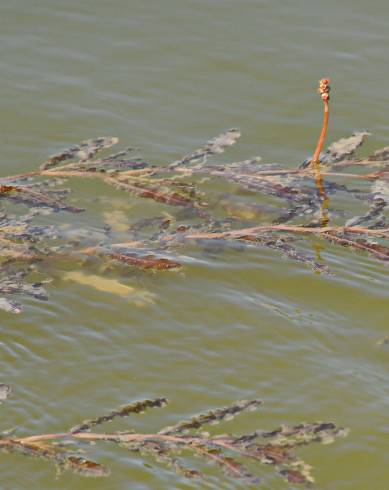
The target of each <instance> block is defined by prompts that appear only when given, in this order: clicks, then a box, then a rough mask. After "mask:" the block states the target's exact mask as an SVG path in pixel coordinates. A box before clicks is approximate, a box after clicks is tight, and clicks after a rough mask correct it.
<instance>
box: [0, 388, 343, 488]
mask: <svg viewBox="0 0 389 490" xmlns="http://www.w3.org/2000/svg"><path fill="white" fill-rule="evenodd" d="M2 386H3V387H4V390H5V387H6V385H2ZM0 388H1V387H0ZM4 390H3V392H4V397H3V398H6V397H7V396H8V393H9V389H8V387H7V390H8V391H7V392H5V391H4ZM166 404H167V400H166V399H165V398H154V399H148V400H141V401H136V402H133V403H130V404H128V405H125V406H122V407H120V408H119V409H117V410H114V411H111V412H109V413H107V414H103V415H100V416H98V417H95V418H93V419H89V420H85V421H83V422H81V423H80V424H78V425H77V426H75V427H73V428H71V429H69V430H68V431H65V432H61V433H53V434H39V435H33V436H18V435H16V433H15V431H4V432H3V433H2V434H1V435H0V449H1V450H3V451H5V452H9V453H18V454H22V455H25V456H33V457H38V458H42V459H44V460H47V461H50V462H52V463H54V464H55V465H56V467H57V468H58V470H59V471H62V470H70V471H73V472H75V473H77V474H80V475H83V476H95V477H100V476H108V475H109V474H110V470H109V468H107V467H105V466H103V465H101V464H100V463H97V462H94V461H92V460H90V459H89V458H88V457H87V455H86V453H87V449H88V444H90V443H93V444H95V443H97V442H102V441H105V442H110V443H112V444H114V445H118V446H120V447H122V448H123V450H124V451H128V452H129V453H135V455H137V457H139V456H141V457H143V458H144V459H146V460H153V459H154V460H155V461H156V462H159V463H161V464H163V465H166V466H167V467H169V468H171V469H172V470H174V471H176V472H177V473H179V474H180V475H183V476H185V477H188V478H199V479H200V478H204V477H206V474H205V472H206V469H205V467H204V465H203V464H202V463H201V461H199V459H200V460H203V461H204V462H209V463H213V464H215V465H216V466H217V467H218V468H220V469H221V470H223V471H224V472H225V473H226V474H227V475H228V476H229V477H230V478H236V479H239V480H243V481H244V482H245V485H249V484H250V485H258V484H259V483H260V478H259V477H258V476H257V472H258V471H257V465H258V464H259V463H260V464H265V465H270V466H271V467H273V468H274V469H275V470H276V471H277V472H278V473H279V474H280V475H282V477H283V478H284V479H286V480H287V481H289V482H291V483H294V484H301V485H306V484H309V483H312V482H313V481H314V479H313V476H312V473H311V467H310V466H309V465H307V464H306V463H305V462H304V461H302V460H301V459H300V458H298V456H297V455H296V451H297V450H298V449H299V448H300V447H302V446H307V445H310V444H312V443H324V444H327V443H330V442H333V441H334V440H335V439H336V438H338V437H342V436H345V435H346V433H347V430H345V429H343V428H339V427H337V426H336V425H335V424H334V423H332V422H315V423H303V424H298V425H295V426H288V425H283V426H281V427H279V428H277V429H275V430H272V431H263V430H255V431H253V432H250V433H249V434H243V435H242V434H241V435H235V434H234V435H232V434H226V433H224V432H223V433H221V434H220V433H217V432H216V431H215V430H214V429H213V427H212V426H214V425H216V424H219V423H223V422H227V421H229V420H231V419H233V418H234V417H235V416H236V415H239V414H242V413H243V412H247V411H252V410H256V409H258V408H259V407H260V406H261V404H262V402H261V401H260V400H244V401H239V402H236V403H234V404H232V405H230V406H227V407H224V408H220V409H216V410H210V411H207V412H204V413H201V414H199V415H196V416H193V417H192V418H190V419H189V420H184V421H181V422H178V423H177V424H175V425H173V426H169V427H163V428H162V429H161V430H159V431H158V432H155V433H154V432H153V433H150V432H148V431H146V432H144V433H139V432H135V431H134V430H128V429H127V430H124V431H120V432H119V431H117V432H92V429H94V428H95V427H97V426H100V425H102V424H104V423H107V422H110V421H112V420H113V419H115V418H120V417H127V416H130V415H134V414H141V413H144V412H145V411H146V410H147V409H150V408H161V407H164V406H165V405H166ZM208 431H209V432H208ZM193 456H196V457H197V458H196V460H193V459H192V458H193ZM190 463H192V467H191V466H189V465H190Z"/></svg>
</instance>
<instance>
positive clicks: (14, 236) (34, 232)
mask: <svg viewBox="0 0 389 490" xmlns="http://www.w3.org/2000/svg"><path fill="white" fill-rule="evenodd" d="M319 92H320V94H321V96H322V98H323V102H324V109H325V111H324V121H323V129H322V132H321V135H320V138H319V141H318V145H317V148H316V150H315V153H314V155H313V157H312V158H311V159H308V160H306V162H305V163H303V164H302V165H300V166H297V167H295V168H288V167H285V166H281V165H276V164H265V163H262V161H261V159H260V158H259V157H255V158H250V159H248V160H244V161H239V162H232V163H220V162H219V163H209V160H210V159H211V158H212V157H215V156H218V155H220V154H222V153H223V152H224V151H225V150H226V149H227V148H229V147H230V146H232V145H234V144H235V143H236V142H237V141H238V140H239V138H240V136H241V133H240V131H239V130H238V129H236V128H233V129H230V130H228V131H225V132H224V133H222V134H220V135H219V136H217V137H216V138H213V139H211V140H209V141H208V142H207V143H206V144H205V145H204V146H202V147H200V148H199V149H197V150H195V151H192V152H190V153H188V154H187V155H185V156H184V157H183V158H181V159H179V160H177V161H175V162H173V163H170V164H158V165H157V164H151V163H147V162H145V161H143V160H142V159H141V158H139V157H135V156H134V151H133V150H132V149H131V148H129V149H126V150H123V151H120V152H118V153H113V154H111V155H107V156H105V157H101V158H97V154H98V153H99V152H102V151H104V150H106V149H108V148H110V147H112V146H113V145H115V144H117V143H118V139H117V138H114V137H101V138H97V139H94V140H86V141H83V142H82V143H80V144H79V145H75V146H72V147H70V148H68V149H66V150H64V151H61V152H59V153H57V154H55V155H53V156H51V157H50V158H49V159H48V160H47V161H46V162H44V163H43V164H42V165H40V167H39V169H37V170H35V171H31V172H26V173H22V174H18V175H13V176H8V177H1V178H0V199H1V201H2V202H3V203H4V206H3V207H2V209H1V213H0V255H1V257H2V259H3V261H2V263H1V265H0V295H1V297H0V308H2V309H4V310H6V311H9V312H14V313H18V312H20V311H21V305H20V304H19V302H17V301H15V299H14V298H15V296H17V295H28V296H32V297H35V298H37V299H40V300H45V299H47V293H46V291H45V283H46V282H48V281H50V278H49V277H47V269H48V268H47V267H44V265H45V264H47V263H51V264H53V263H55V262H54V261H57V260H58V259H64V260H70V261H71V260H74V261H77V269H78V270H77V271H76V272H77V273H76V272H75V273H73V274H72V273H70V275H68V276H67V279H68V280H73V281H76V282H77V281H78V282H80V283H81V284H87V283H89V284H93V281H88V278H87V277H86V275H88V274H85V273H84V272H83V271H82V270H79V269H87V268H88V263H89V262H88V260H87V259H88V258H91V257H93V258H94V259H96V260H98V261H100V263H101V264H120V266H121V267H122V268H124V267H136V268H139V269H143V270H152V271H164V270H173V271H174V270H178V269H180V268H182V267H183V266H184V265H185V260H186V259H185V258H183V257H182V256H181V255H179V254H178V250H180V249H183V248H184V247H185V246H186V245H187V244H188V243H193V242H195V243H197V244H198V245H199V246H203V245H205V244H206V243H208V242H210V241H214V242H216V243H217V244H218V247H219V248H221V247H229V246H236V245H237V244H239V246H240V247H242V248H244V247H266V248H270V249H273V250H276V251H278V252H279V253H281V254H282V255H283V256H285V257H287V258H289V259H292V260H296V261H299V262H302V263H305V264H307V265H309V266H310V267H311V268H312V269H313V270H314V271H315V272H316V273H328V272H329V270H328V267H327V265H326V264H325V263H323V261H322V259H321V258H320V257H319V256H316V255H317V254H315V252H309V251H307V246H308V247H309V248H310V247H311V242H308V241H307V240H304V238H305V237H307V236H311V237H314V238H315V240H317V241H319V240H321V241H323V240H325V241H327V242H328V243H330V244H333V245H339V246H342V247H346V248H348V249H352V250H355V251H362V252H364V253H367V254H369V255H371V256H372V257H374V258H375V259H377V260H379V261H382V262H385V263H387V262H388V260H389V245H388V240H389V227H388V223H387V209H388V202H389V148H388V147H385V148H382V149H380V150H377V151H376V152H375V153H374V154H373V155H370V156H367V157H364V158H360V157H358V156H357V155H356V151H357V149H358V148H359V147H360V146H361V145H362V144H363V142H364V140H365V139H366V138H367V137H368V136H369V133H367V132H356V133H354V134H353V135H352V136H351V137H348V138H342V139H341V140H339V141H337V142H335V143H333V144H331V145H330V146H329V147H328V149H327V150H326V151H325V152H324V153H323V152H322V147H323V144H324V140H325V137H326V131H327V126H328V98H329V81H328V79H323V80H321V82H320V89H319ZM69 160H70V161H69ZM345 169H352V171H350V170H349V171H347V172H346V171H345ZM78 178H81V179H94V180H97V181H101V182H102V183H103V184H106V185H109V186H113V187H114V188H115V189H117V190H118V192H120V193H122V194H123V193H127V194H128V195H131V196H134V197H135V198H139V199H140V198H141V199H148V200H151V201H154V202H156V203H158V204H159V205H160V207H161V212H160V214H158V215H157V216H153V217H150V218H142V219H140V220H139V219H137V218H136V217H135V216H134V217H133V221H130V216H127V215H126V214H125V213H123V212H120V211H119V212H118V211H115V210H113V209H112V211H111V212H110V211H105V212H104V216H105V217H106V218H107V217H108V223H105V224H102V226H101V228H100V230H97V229H96V227H94V229H93V231H92V230H90V231H88V230H83V234H81V235H82V236H81V238H80V233H78V235H77V230H73V231H74V233H76V235H77V237H76V239H75V238H74V233H73V234H72V233H71V230H69V224H67V228H66V227H64V226H63V225H60V224H58V223H57V220H52V222H51V223H50V224H48V218H47V217H46V216H47V215H49V214H51V213H57V212H61V213H71V214H75V213H76V214H77V213H81V212H82V211H83V209H81V208H79V207H76V206H73V205H71V204H69V202H68V196H69V193H70V190H69V189H66V188H63V184H64V182H65V181H66V180H68V181H69V182H70V183H72V182H73V181H74V180H75V179H78ZM218 179H222V180H224V181H226V182H228V183H230V184H232V185H233V186H234V189H235V191H234V192H230V193H229V194H226V193H223V194H222V195H220V194H217V193H216V192H214V191H212V185H210V184H212V182H214V181H216V180H218ZM350 182H354V185H353V186H352V187H350ZM205 188H206V189H207V191H206V192H204V189H205ZM242 191H243V192H242ZM335 194H342V195H343V196H347V197H348V198H349V200H350V201H351V200H354V202H357V203H359V205H360V206H364V207H365V210H364V211H363V212H362V213H361V214H357V215H354V214H353V213H352V211H350V210H343V209H337V207H336V206H335V204H333V203H332V202H331V199H332V196H333V195H335ZM123 195H124V194H123ZM262 195H267V196H270V197H271V198H272V199H273V200H274V206H265V205H263V204H261V196H262ZM93 197H94V198H95V199H102V198H103V196H101V195H100V196H93ZM168 206H169V207H170V208H171V209H172V212H171V214H167V213H166V212H165V210H166V209H167V207H168ZM26 207H27V209H28V211H27V212H25V213H24V212H23V211H22V210H23V208H26ZM174 209H175V210H176V211H173V210H174ZM115 220H116V224H115ZM127 220H128V221H127ZM42 274H43V277H42ZM97 276H98V274H90V275H89V279H90V278H91V277H94V278H96V277H97ZM38 279H39V280H38ZM98 288H99V289H104V288H107V290H110V289H112V288H113V289H115V290H116V291H119V290H120V291H122V292H124V291H125V289H123V287H122V288H121V287H120V284H116V285H114V284H113V283H112V281H111V283H108V282H107V281H99V286H98ZM136 301H137V300H136ZM150 301H152V298H151V297H149V298H148V299H147V300H146V303H150ZM138 303H139V304H142V301H139V302H138Z"/></svg>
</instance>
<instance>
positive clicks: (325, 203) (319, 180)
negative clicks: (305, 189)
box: [313, 162, 330, 226]
mask: <svg viewBox="0 0 389 490" xmlns="http://www.w3.org/2000/svg"><path fill="white" fill-rule="evenodd" d="M313 165H314V168H315V173H316V175H315V182H316V187H317V189H318V191H319V196H320V214H321V216H320V226H327V225H328V223H329V221H330V219H329V214H328V208H329V205H330V200H329V197H328V195H327V193H326V189H325V187H324V180H323V176H322V175H321V173H320V164H319V162H315V163H314V164H313Z"/></svg>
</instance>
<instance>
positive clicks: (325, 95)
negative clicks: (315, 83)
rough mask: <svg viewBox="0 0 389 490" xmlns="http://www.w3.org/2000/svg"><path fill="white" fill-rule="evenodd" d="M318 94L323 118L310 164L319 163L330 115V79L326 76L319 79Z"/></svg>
mask: <svg viewBox="0 0 389 490" xmlns="http://www.w3.org/2000/svg"><path fill="white" fill-rule="evenodd" d="M318 92H319V94H320V95H321V98H322V100H323V102H324V118H323V126H322V128H321V133H320V137H319V141H318V142H317V145H316V150H315V153H314V154H313V157H312V161H311V163H310V166H314V165H317V164H319V163H320V153H321V151H322V149H323V146H324V142H325V139H326V135H327V129H328V120H329V117H330V107H329V103H328V101H329V100H330V80H329V79H328V78H323V79H322V80H320V81H319V90H318Z"/></svg>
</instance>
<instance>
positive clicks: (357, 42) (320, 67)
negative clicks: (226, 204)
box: [0, 0, 389, 490]
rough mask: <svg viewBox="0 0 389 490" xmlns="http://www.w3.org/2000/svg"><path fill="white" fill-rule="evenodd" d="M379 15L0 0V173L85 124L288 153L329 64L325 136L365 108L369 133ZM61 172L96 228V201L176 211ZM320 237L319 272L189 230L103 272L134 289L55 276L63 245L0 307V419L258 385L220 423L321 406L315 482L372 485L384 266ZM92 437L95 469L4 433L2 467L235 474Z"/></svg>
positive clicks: (226, 397) (237, 5)
mask: <svg viewBox="0 0 389 490" xmlns="http://www.w3.org/2000/svg"><path fill="white" fill-rule="evenodd" d="M388 15H389V4H388V3H387V2H384V1H383V0H381V1H376V2H370V3H366V2H362V1H360V0H352V1H351V0H346V1H343V2H335V1H331V0H330V1H327V2H312V1H309V0H297V1H295V2H279V1H261V0H257V1H255V0H240V1H239V2H232V1H229V0H181V1H179V0H159V1H157V0H149V1H141V0H129V1H126V0H111V1H110V2H104V1H102V0H93V1H92V0H84V1H82V2H79V1H77V2H76V1H74V0H68V1H67V2H58V1H49V0H36V1H34V2H31V1H28V0H13V1H12V2H2V3H1V4H0V19H1V31H0V67H1V77H0V94H1V95H0V114H1V116H0V133H1V173H2V175H8V174H10V173H16V172H23V171H28V170H31V169H34V168H36V166H37V164H38V163H39V162H41V161H43V160H44V159H45V158H46V157H47V155H48V154H50V153H52V152H54V151H57V150H59V149H62V148H64V147H66V146H68V145H70V144H72V143H76V142H78V141H80V140H83V139H86V138H91V137H96V136H100V135H115V136H118V137H119V138H120V139H121V141H122V142H123V144H124V145H132V146H136V147H140V148H141V153H142V156H143V158H144V159H145V160H147V161H154V162H170V161H173V160H176V159H177V158H180V157H181V156H182V155H184V154H186V153H187V152H188V151H191V150H192V149H194V148H197V147H198V146H199V145H201V144H202V143H203V142H204V141H205V140H207V139H208V138H209V137H211V136H214V135H216V134H218V133H219V132H220V131H221V130H224V129H226V128H228V127H233V126H238V127H240V128H241V130H242V133H243V137H242V140H241V142H240V143H239V144H238V145H236V146H234V147H233V148H232V149H231V150H230V151H229V153H228V155H226V157H225V159H228V160H229V161H234V160H242V159H245V158H248V157H249V156H254V155H261V156H262V158H263V159H264V161H270V162H282V163H285V164H286V165H288V166H292V165H296V164H297V163H299V162H301V161H302V160H303V159H304V158H305V157H306V156H307V155H309V154H310V153H312V150H313V146H314V144H315V142H316V138H317V135H318V132H319V130H320V124H321V113H320V110H321V109H319V107H320V105H319V101H318V99H317V97H315V96H314V95H313V92H314V90H315V87H316V82H317V79H319V78H320V77H322V76H331V77H332V80H333V86H334V96H333V116H332V121H331V129H330V139H331V140H335V139H337V138H340V137H342V136H348V135H349V134H350V133H351V132H352V131H353V130H354V129H366V128H369V129H370V130H371V131H372V132H373V136H372V137H371V138H370V140H369V143H367V145H366V146H367V149H373V148H379V147H381V146H385V145H387V144H388V141H389V137H388V136H389V131H388V130H389V118H388V106H389V95H388V76H389V66H388V63H387V45H388V32H387V18H388ZM223 159H224V156H223ZM74 184H75V185H74V188H75V192H74V195H73V196H72V198H71V201H72V203H74V204H75V205H79V206H81V207H86V208H87V209H88V210H87V211H86V213H84V214H83V215H76V217H75V218H72V223H73V227H78V228H79V229H82V228H83V227H85V225H88V226H93V227H95V229H96V230H98V228H99V226H100V227H101V226H102V225H103V224H104V219H105V220H106V221H110V219H111V218H110V216H112V213H116V216H119V218H120V219H122V218H123V215H124V216H125V217H126V218H127V219H128V220H129V221H130V222H133V221H136V220H137V219H138V218H139V217H140V216H144V215H146V216H148V215H149V216H152V215H155V214H156V213H160V212H161V209H162V208H163V211H165V212H169V213H171V214H173V215H174V214H175V213H178V212H179V211H177V209H175V208H170V207H168V206H164V205H161V204H159V205H157V204H155V203H154V204H150V203H147V204H145V203H144V202H143V201H142V200H140V199H136V198H132V197H130V196H128V195H125V194H121V193H118V192H114V191H113V190H112V189H107V188H106V187H105V186H104V185H100V184H96V183H92V182H90V181H88V182H85V183H80V182H76V183H74ZM218 185H219V186H221V187H220V191H221V193H222V192H223V187H222V183H220V182H219V183H218ZM228 190H229V191H230V190H231V186H229V187H228ZM261 199H262V196H261V195H258V202H259V203H260V202H262V201H261ZM267 202H268V201H267ZM274 202H276V201H274ZM273 204H274V203H273ZM118 213H119V214H118ZM104 216H105V217H104ZM54 217H55V219H58V220H62V219H65V218H63V217H62V216H61V215H54ZM67 219H68V218H67ZM120 219H119V221H120ZM96 233H97V231H96ZM321 245H322V247H323V248H322V250H321V254H322V257H323V258H324V261H325V263H326V264H327V265H329V266H330V268H331V270H332V272H333V273H334V274H333V275H329V276H328V275H317V274H314V273H312V271H311V270H310V269H309V268H307V267H306V266H305V265H304V264H299V263H295V262H292V261H288V260H284V259H281V258H280V254H279V253H278V252H276V251H271V250H268V249H263V248H255V249H254V248H253V249H249V250H247V251H245V252H244V253H242V252H240V251H237V250H231V249H229V250H228V249H227V250H223V251H218V250H208V249H204V247H200V246H198V247H195V246H194V245H193V246H192V249H191V256H192V257H196V258H197V259H198V260H196V261H193V262H190V263H187V264H186V265H185V268H184V269H183V271H182V272H179V273H174V272H173V273H171V272H167V273H160V274H151V273H142V272H139V271H129V272H127V274H126V275H123V277H120V278H119V279H120V280H121V281H122V282H123V283H125V285H126V286H128V287H133V288H136V289H137V290H138V301H131V299H130V300H128V299H127V298H124V297H123V295H121V294H114V293H113V294H111V293H108V292H104V291H102V290H101V289H104V288H100V289H99V288H97V289H96V288H94V287H90V286H88V285H87V284H80V283H79V282H77V281H75V280H72V277H73V279H74V276H72V275H71V272H72V271H73V272H74V270H75V269H76V264H74V263H70V264H67V263H60V264H58V265H56V266H55V267H54V266H53V267H52V269H51V270H49V271H47V272H48V273H50V275H52V276H54V280H53V282H52V283H51V285H49V286H48V290H49V292H50V300H49V301H48V302H37V301H34V300H31V301H27V303H26V308H25V312H24V313H22V314H21V315H11V314H8V313H5V312H1V313H0V315H1V330H0V331H1V337H0V352H1V355H0V366H1V381H2V382H5V383H9V384H10V385H12V387H13V392H14V393H13V397H12V399H11V400H10V401H9V402H7V403H6V404H3V405H2V407H1V411H2V419H1V420H2V423H1V426H2V428H3V429H7V428H9V427H18V428H19V429H20V431H21V432H23V433H26V434H33V433H41V432H52V431H62V430H64V429H66V428H68V427H71V426H73V425H75V424H76V423H79V422H80V420H82V419H84V418H86V417H89V416H94V415H97V414H99V413H100V412H102V411H105V410H107V409H111V408H113V407H116V406H118V405H120V404H123V403H126V402H128V401H130V400H133V399H139V398H143V397H153V396H160V395H162V396H166V397H168V398H169V399H171V405H170V407H169V408H168V409H165V410H164V411H159V412H158V411H157V412H156V411H154V412H153V413H152V414H150V415H148V416H147V417H146V416H145V417H144V418H137V417H135V419H134V421H132V420H129V421H127V420H125V421H124V422H123V423H122V424H121V428H126V427H134V428H136V429H138V430H140V431H145V432H146V431H150V430H157V429H158V428H159V427H161V426H163V425H167V424H171V423H173V421H175V420H178V419H180V418H184V417H188V416H190V415H192V414H194V413H197V412H198V411H200V410H203V409H208V408H212V407H218V406H224V405H225V404H228V403H230V402H232V401H234V400H239V399H247V398H252V397H259V398H261V399H263V400H264V405H263V408H261V409H260V411H259V412H258V413H257V414H256V415H250V416H249V417H247V418H245V417H242V418H241V419H237V421H236V422H234V424H233V425H231V428H232V430H236V431H238V432H242V433H243V431H250V430H253V429H254V428H257V427H261V428H265V429H271V428H275V427H277V426H279V425H280V424H282V423H298V422H300V421H315V420H333V421H335V422H336V423H338V424H339V425H344V426H347V427H349V428H350V429H351V433H350V435H349V437H348V438H346V439H342V440H339V441H337V442H336V443H335V444H334V445H332V446H328V447H320V446H317V447H312V448H311V447H309V448H306V449H305V450H302V451H301V454H302V456H303V457H304V459H305V460H306V461H307V462H308V463H310V464H312V465H313V466H314V467H315V471H314V474H315V477H316V479H317V482H318V488H321V489H327V490H340V489H342V490H364V489H366V488H370V489H372V490H385V489H386V488H388V486H389V470H388V468H389V465H388V463H389V453H388V451H387V449H388V442H387V441H388V431H389V425H388V409H389V388H388V374H389V373H388V362H389V357H388V356H389V351H388V349H387V348H386V347H385V346H380V345H378V344H377V342H378V341H379V340H380V339H382V338H383V337H385V335H387V333H388V286H389V281H388V270H387V268H386V267H385V266H384V265H383V264H382V263H379V262H378V261H376V260H374V259H373V258H371V257H368V256H367V255H365V254H356V253H354V252H351V251H349V250H345V249H340V248H339V247H333V246H331V245H330V244H328V243H322V244H321ZM311 246H312V247H313V244H312V245H311ZM182 253H183V254H185V253H186V252H185V250H182ZM188 255H189V253H188ZM69 273H70V275H69ZM90 273H95V271H94V272H90ZM84 282H85V281H84ZM139 291H141V292H139ZM142 291H143V293H142ZM139 297H140V298H141V299H140V300H139ZM93 451H94V452H93V454H94V456H95V457H96V459H98V460H99V461H101V462H104V463H106V464H108V465H109V466H110V467H111V469H112V476H111V477H110V478H109V479H108V480H107V479H101V480H95V479H93V480H90V479H83V478H81V477H78V476H75V475H72V474H68V473H65V474H63V475H61V476H60V477H59V478H56V474H55V470H54V469H53V467H52V466H50V465H49V464H47V463H45V462H44V461H40V460H34V459H28V458H22V457H20V456H17V455H5V454H2V455H1V459H2V463H3V464H2V477H1V479H2V484H1V486H2V488H5V489H12V490H17V489H25V488H34V489H54V488H55V489H69V488H72V489H85V490H87V489H92V488H93V489H106V488H110V489H123V488H131V489H173V488H177V489H184V488H226V489H227V488H245V484H240V483H237V482H236V481H232V480H231V479H229V478H228V477H224V476H220V477H216V474H215V473H213V472H212V475H213V476H212V478H211V479H210V480H209V482H208V483H200V484H199V483H198V482H195V483H193V482H191V481H187V480H185V479H183V478H182V477H179V476H176V475H175V474H174V473H172V472H170V471H168V470H165V469H164V468H163V467H159V466H157V465H155V464H154V462H153V461H152V460H147V459H146V460H145V459H142V458H137V457H134V456H130V457H129V455H128V453H126V452H125V451H123V450H122V451H121V450H119V449H118V450H116V449H115V448H111V447H110V446H108V445H102V446H98V447H96V448H95V449H93ZM203 469H204V468H203ZM205 471H207V469H206V468H205ZM259 474H260V475H263V477H264V480H263V488H272V489H284V488H290V486H289V485H288V484H287V483H285V482H283V481H282V479H281V478H279V476H277V475H274V474H273V472H272V471H270V470H269V469H268V468H261V467H260V468H259Z"/></svg>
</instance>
